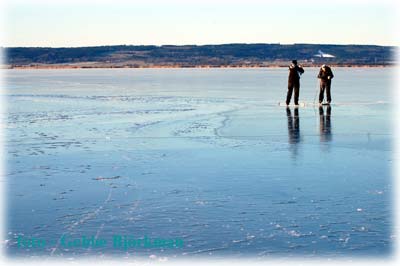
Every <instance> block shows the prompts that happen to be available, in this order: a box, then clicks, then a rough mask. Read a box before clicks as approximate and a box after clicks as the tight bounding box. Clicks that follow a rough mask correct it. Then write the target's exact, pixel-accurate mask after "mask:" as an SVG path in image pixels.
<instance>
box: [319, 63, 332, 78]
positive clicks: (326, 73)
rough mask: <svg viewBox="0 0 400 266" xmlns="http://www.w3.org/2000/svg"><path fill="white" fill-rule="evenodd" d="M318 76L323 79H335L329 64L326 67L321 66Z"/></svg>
mask: <svg viewBox="0 0 400 266" xmlns="http://www.w3.org/2000/svg"><path fill="white" fill-rule="evenodd" d="M318 78H319V79H321V81H330V80H331V79H333V73H332V69H331V68H330V67H328V66H325V69H324V68H322V67H321V68H320V70H319V73H318Z"/></svg>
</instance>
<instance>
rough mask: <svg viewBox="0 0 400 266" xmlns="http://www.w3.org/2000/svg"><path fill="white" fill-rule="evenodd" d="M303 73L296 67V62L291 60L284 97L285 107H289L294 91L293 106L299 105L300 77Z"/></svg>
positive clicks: (300, 68) (299, 67) (302, 70)
mask: <svg viewBox="0 0 400 266" xmlns="http://www.w3.org/2000/svg"><path fill="white" fill-rule="evenodd" d="M303 73H304V69H303V68H302V67H301V66H299V65H297V60H293V61H292V64H290V66H289V80H288V91H287V95H286V105H289V103H290V99H291V98H292V94H293V89H294V105H299V94H300V76H301V74H303Z"/></svg>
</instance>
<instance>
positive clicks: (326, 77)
mask: <svg viewBox="0 0 400 266" xmlns="http://www.w3.org/2000/svg"><path fill="white" fill-rule="evenodd" d="M318 78H319V80H320V82H319V104H322V101H323V100H324V92H325V91H326V102H327V103H328V104H330V103H331V101H332V97H331V83H332V79H333V72H332V69H331V68H330V67H329V66H327V65H322V66H321V68H320V70H319V73H318Z"/></svg>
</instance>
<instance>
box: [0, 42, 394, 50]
mask: <svg viewBox="0 0 400 266" xmlns="http://www.w3.org/2000/svg"><path fill="white" fill-rule="evenodd" d="M257 44H264V45H282V46H284V45H287V46H290V45H335V46H380V47H392V48H396V47H398V46H396V45H382V44H354V43H353V44H352V43H348V44H337V43H279V42H271V43H263V42H254V43H248V42H243V43H241V42H230V43H209V44H101V45H87V46H85V45H83V46H1V48H2V49H3V48H50V49H63V48H64V49H73V48H94V47H111V46H155V47H163V46H177V47H179V46H209V45H214V46H219V45H257Z"/></svg>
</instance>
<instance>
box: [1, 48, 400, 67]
mask: <svg viewBox="0 0 400 266" xmlns="http://www.w3.org/2000/svg"><path fill="white" fill-rule="evenodd" d="M396 49H397V47H394V46H379V45H335V44H262V43H260V44H240V43H237V44H235V43H233V44H218V45H161V46H156V45H112V46H92V47H71V48H50V47H6V48H3V50H4V52H5V55H6V57H5V60H4V61H5V62H4V63H5V64H6V65H9V66H11V67H13V66H32V65H76V66H81V67H85V66H86V67H151V66H165V67H168V66H178V67H196V66H211V67H223V66H279V65H287V63H288V62H290V61H291V60H292V59H297V60H298V61H299V62H301V63H303V64H305V65H317V64H320V63H322V62H324V63H329V64H334V65H391V64H394V54H395V51H396ZM321 52H322V53H321ZM325 53H326V54H329V55H333V56H334V57H324V56H325ZM318 55H319V56H318Z"/></svg>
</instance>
